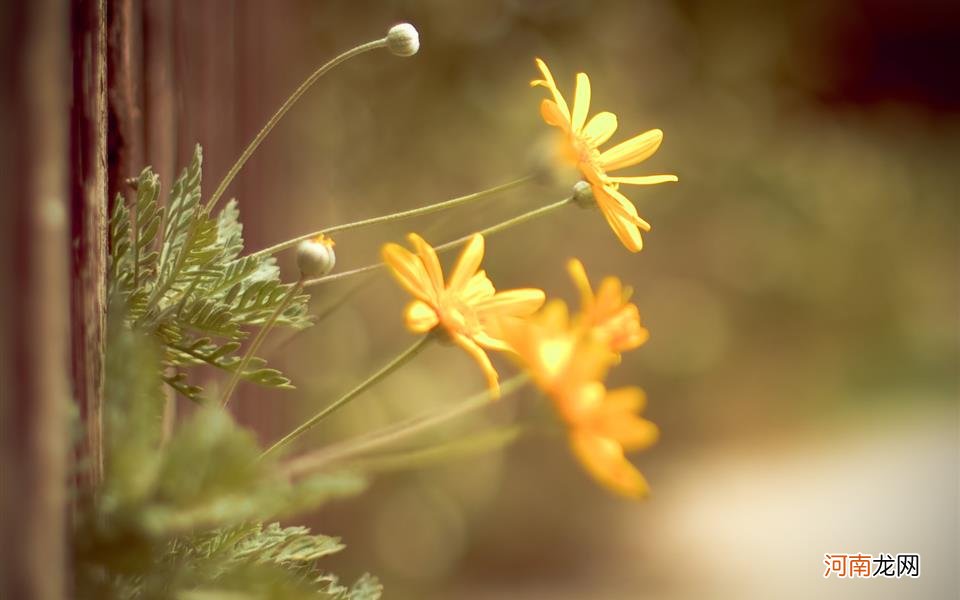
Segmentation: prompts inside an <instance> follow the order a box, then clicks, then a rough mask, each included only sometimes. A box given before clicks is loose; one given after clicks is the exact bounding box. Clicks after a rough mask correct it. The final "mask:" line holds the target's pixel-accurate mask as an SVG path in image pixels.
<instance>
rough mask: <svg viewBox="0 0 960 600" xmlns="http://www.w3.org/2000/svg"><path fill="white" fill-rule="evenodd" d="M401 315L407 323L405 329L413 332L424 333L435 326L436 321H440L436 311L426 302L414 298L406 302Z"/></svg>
mask: <svg viewBox="0 0 960 600" xmlns="http://www.w3.org/2000/svg"><path fill="white" fill-rule="evenodd" d="M403 316H404V320H405V321H406V324H407V329H409V330H410V331H412V332H414V333H426V332H427V331H430V330H431V329H433V328H434V327H436V326H437V323H439V322H440V318H439V317H438V316H437V311H435V310H434V309H433V307H431V306H430V305H429V304H427V303H426V302H422V301H420V300H414V301H413V302H411V303H410V304H408V305H407V308H406V310H405V311H404V314H403Z"/></svg>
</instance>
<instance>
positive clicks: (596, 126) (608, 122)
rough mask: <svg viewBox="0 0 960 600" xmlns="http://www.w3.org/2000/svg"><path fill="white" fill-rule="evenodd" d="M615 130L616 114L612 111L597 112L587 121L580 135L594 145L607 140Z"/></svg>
mask: <svg viewBox="0 0 960 600" xmlns="http://www.w3.org/2000/svg"><path fill="white" fill-rule="evenodd" d="M616 131H617V115H615V114H613V113H612V112H606V111H604V112H599V113H597V114H595V115H593V117H591V118H590V120H589V121H587V125H586V127H584V128H583V132H582V133H581V135H582V136H583V137H584V138H585V139H586V140H587V141H588V142H589V143H590V144H591V145H592V146H593V147H594V148H596V147H598V146H600V145H601V144H603V143H604V142H606V141H607V140H609V139H610V138H611V137H612V136H613V134H614V133H616Z"/></svg>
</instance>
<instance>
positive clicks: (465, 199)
mask: <svg viewBox="0 0 960 600" xmlns="http://www.w3.org/2000/svg"><path fill="white" fill-rule="evenodd" d="M531 179H533V176H532V175H527V176H526V177H521V178H519V179H514V180H513V181H509V182H507V183H504V184H501V185H497V186H494V187H492V188H488V189H485V190H481V191H479V192H474V193H472V194H467V195H466V196H458V197H457V198H451V199H449V200H444V201H443V202H437V203H435V204H428V205H427V206H421V207H420V208H412V209H410V210H404V211H400V212H397V213H391V214H389V215H382V216H379V217H372V218H370V219H363V220H361V221H354V222H352V223H344V224H342V225H334V226H333V227H327V228H326V229H320V230H317V231H314V232H311V233H305V234H303V235H300V236H297V237H295V238H292V239H289V240H287V241H285V242H280V243H279V244H275V245H273V246H270V247H269V248H264V249H263V250H258V251H256V252H254V253H253V254H252V255H251V256H270V255H271V254H276V253H277V252H280V251H281V250H286V249H287V248H292V247H294V246H296V245H297V244H299V243H300V242H302V241H303V240H309V239H311V238H315V237H317V236H319V235H331V234H334V233H340V232H342V231H349V230H351V229H359V228H361V227H368V226H370V225H377V224H379V223H389V222H391V221H400V220H403V219H410V218H412V217H419V216H421V215H429V214H431V213H435V212H439V211H441V210H446V209H448V208H454V207H456V206H460V205H462V204H468V203H470V202H473V201H474V200H479V199H480V198H483V197H485V196H492V195H493V194H496V193H498V192H503V191H506V190H509V189H511V188H514V187H517V186H519V185H521V184H523V183H526V182H528V181H530V180H531Z"/></svg>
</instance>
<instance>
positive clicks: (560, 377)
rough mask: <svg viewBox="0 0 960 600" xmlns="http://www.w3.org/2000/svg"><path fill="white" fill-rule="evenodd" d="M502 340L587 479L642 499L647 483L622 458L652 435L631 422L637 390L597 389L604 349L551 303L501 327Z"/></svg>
mask: <svg viewBox="0 0 960 600" xmlns="http://www.w3.org/2000/svg"><path fill="white" fill-rule="evenodd" d="M503 336H504V339H505V340H506V341H507V342H508V343H509V344H510V345H511V346H512V347H513V349H514V351H515V353H516V356H517V358H518V360H519V361H520V362H521V364H523V366H524V367H525V369H526V370H527V371H528V372H529V373H530V375H531V377H532V378H533V380H534V382H535V383H536V384H537V386H538V387H540V389H542V390H543V391H544V392H545V393H546V394H547V395H548V396H549V397H550V399H551V400H552V401H553V404H554V407H555V408H556V410H557V413H558V414H559V415H560V417H561V419H563V421H564V422H565V423H566V425H567V427H568V435H569V439H570V446H571V448H572V450H573V453H574V455H575V456H576V457H577V459H578V460H579V461H580V463H581V464H582V465H583V466H584V468H585V469H586V470H587V472H588V473H590V474H591V475H592V476H593V477H594V478H595V479H596V480H597V481H598V482H600V483H601V484H602V485H604V486H605V487H607V488H608V489H610V490H611V491H613V492H616V493H617V494H620V495H622V496H626V497H630V498H640V497H642V496H645V495H646V494H647V493H648V492H649V487H648V486H647V482H646V480H645V479H644V478H643V475H642V474H641V473H640V471H638V470H637V469H636V468H635V467H634V466H633V465H632V464H630V462H629V461H628V460H627V459H626V457H625V456H624V451H627V450H641V449H643V448H646V447H648V446H650V445H651V444H653V443H654V442H655V441H656V440H657V437H658V431H657V427H656V425H654V424H653V423H651V422H649V421H647V420H645V419H642V418H640V417H639V416H637V415H638V413H639V412H640V411H641V410H642V409H643V404H644V396H643V392H642V391H641V390H639V389H638V388H621V389H617V390H612V391H607V389H606V388H605V387H604V385H603V383H602V380H603V378H604V377H605V376H606V373H607V370H608V369H609V367H610V365H611V364H612V363H613V362H614V361H615V357H616V355H615V354H613V353H612V352H611V351H610V349H609V347H608V345H607V344H606V343H603V342H601V341H599V340H598V339H597V338H595V337H593V336H585V335H584V331H583V329H582V328H581V327H580V326H578V325H575V324H573V323H571V321H570V318H569V316H568V314H567V307H566V305H565V304H564V303H563V302H562V301H553V302H550V303H549V304H547V305H546V306H545V307H544V309H543V310H542V311H541V312H540V313H539V314H538V315H536V316H534V317H532V318H530V319H525V320H520V319H512V320H506V321H505V322H504V323H503Z"/></svg>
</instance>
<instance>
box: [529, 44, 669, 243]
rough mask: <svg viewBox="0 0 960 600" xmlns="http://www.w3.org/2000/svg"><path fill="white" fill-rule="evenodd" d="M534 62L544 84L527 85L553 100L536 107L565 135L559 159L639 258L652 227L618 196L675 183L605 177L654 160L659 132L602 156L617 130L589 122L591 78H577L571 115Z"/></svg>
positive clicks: (600, 117) (598, 119)
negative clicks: (626, 188) (630, 188)
mask: <svg viewBox="0 0 960 600" xmlns="http://www.w3.org/2000/svg"><path fill="white" fill-rule="evenodd" d="M536 60H537V66H538V67H539V68H540V72H541V73H542V74H543V79H535V80H533V81H531V82H530V85H534V86H537V85H539V86H543V87H545V88H547V89H548V90H550V93H551V94H552V95H553V100H549V99H544V100H543V101H542V102H541V103H540V115H541V116H542V117H543V120H544V121H545V122H546V123H547V124H548V125H552V126H554V127H557V128H559V129H560V131H561V132H562V133H563V143H562V145H561V155H562V157H563V159H564V160H566V161H567V162H569V163H570V164H572V165H574V166H576V167H577V169H579V171H580V173H581V174H582V175H583V177H584V178H585V179H586V180H587V182H588V183H590V187H591V189H592V191H593V197H594V199H595V200H596V203H597V206H598V207H600V211H601V212H602V213H603V216H604V218H606V220H607V223H608V224H609V225H610V228H611V229H613V232H614V233H615V234H616V235H617V237H618V238H619V239H620V241H621V242H622V243H623V245H624V246H626V247H627V249H628V250H630V251H631V252H639V251H640V249H642V248H643V239H642V238H641V237H640V230H641V229H643V230H644V231H650V224H649V223H647V222H646V221H644V220H643V219H641V218H640V216H639V215H638V214H637V209H636V207H635V206H634V205H633V203H631V202H630V200H628V199H627V197H626V196H624V195H623V194H622V193H621V192H620V190H619V188H620V184H621V183H623V184H627V185H653V184H657V183H666V182H668V181H677V177H676V175H646V176H641V177H611V176H609V175H608V174H607V173H608V172H610V171H616V170H618V169H624V168H626V167H632V166H633V165H636V164H638V163H641V162H643V161H644V160H646V159H648V158H650V157H651V156H653V154H654V153H655V152H656V151H657V149H658V148H659V147H660V143H661V142H662V141H663V132H662V131H660V130H659V129H651V130H650V131H647V132H645V133H641V134H640V135H637V136H635V137H633V138H631V139H629V140H627V141H625V142H621V143H620V144H617V145H616V146H614V147H613V148H610V149H608V150H605V151H603V152H602V153H601V152H600V150H599V147H600V146H601V145H602V144H604V143H605V142H606V141H607V140H609V139H610V138H611V137H612V136H613V134H614V132H616V130H617V115H615V114H613V113H611V112H600V113H597V114H596V115H594V116H593V117H592V118H591V119H590V120H589V121H588V120H587V113H588V112H589V111H590V78H589V77H587V75H586V73H577V87H576V89H575V91H574V96H573V110H572V111H571V110H570V108H568V106H567V101H566V100H565V99H564V97H563V95H562V94H561V93H560V90H559V88H557V84H556V83H555V82H554V80H553V75H552V74H551V73H550V69H549V68H547V65H546V63H544V62H543V61H542V60H540V59H539V58H538V59H536Z"/></svg>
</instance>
